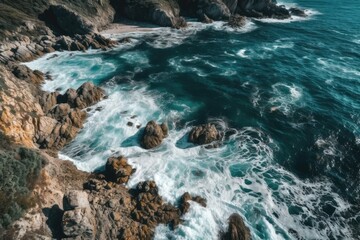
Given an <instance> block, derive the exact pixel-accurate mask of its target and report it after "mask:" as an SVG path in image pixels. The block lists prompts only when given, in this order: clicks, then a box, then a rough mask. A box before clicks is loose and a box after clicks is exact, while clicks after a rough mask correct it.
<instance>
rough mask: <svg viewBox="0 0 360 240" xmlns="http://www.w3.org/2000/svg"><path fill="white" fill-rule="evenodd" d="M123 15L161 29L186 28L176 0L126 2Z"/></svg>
mask: <svg viewBox="0 0 360 240" xmlns="http://www.w3.org/2000/svg"><path fill="white" fill-rule="evenodd" d="M124 13H125V15H126V16H127V17H128V18H130V19H133V20H137V21H147V22H151V23H154V24H157V25H159V26H163V27H175V28H180V27H185V26H186V21H185V19H184V18H182V17H180V15H179V13H180V7H179V5H178V3H177V1H176V0H167V1H164V0H141V1H139V0H126V1H125V9H124Z"/></svg>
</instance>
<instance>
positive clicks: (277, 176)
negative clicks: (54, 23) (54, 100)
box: [28, 43, 351, 239]
mask: <svg viewBox="0 0 360 240" xmlns="http://www.w3.org/2000/svg"><path fill="white" fill-rule="evenodd" d="M276 44H278V43H276ZM64 54H65V55H64V56H63V54H60V55H59V56H58V57H57V58H54V59H50V60H46V59H45V60H44V59H40V60H37V61H35V62H32V63H29V64H28V66H30V67H33V68H37V69H40V70H42V71H49V72H50V74H51V75H52V76H53V78H54V80H53V81H47V82H46V83H45V85H44V87H45V88H46V89H48V90H54V89H56V88H57V87H58V86H63V88H64V89H65V88H68V87H77V86H79V85H80V84H81V82H82V81H83V80H85V79H91V80H94V81H97V80H98V78H110V77H111V75H112V74H113V73H114V71H115V70H116V69H118V68H120V69H121V66H117V65H116V64H114V63H112V62H111V61H110V60H104V59H103V58H101V57H100V56H97V55H96V54H95V55H89V57H86V56H84V58H81V57H82V56H83V55H82V54H81V53H75V54H74V56H70V55H66V53H64ZM118 54H119V57H121V58H122V59H123V61H124V62H127V63H129V64H131V65H133V66H134V69H135V68H136V67H137V66H138V65H137V64H139V65H141V66H142V65H144V66H145V67H146V65H147V64H148V59H147V56H146V54H143V53H139V52H136V51H133V52H131V53H125V54H123V53H118ZM71 57H73V58H74V62H71V61H70V60H69V59H68V58H71ZM87 58H88V59H87ZM199 59H200V57H198V56H193V57H190V58H187V59H182V60H181V59H173V60H172V61H171V60H170V61H169V64H170V65H171V66H173V67H174V68H177V67H178V70H179V71H182V67H183V66H182V65H180V66H178V65H177V64H176V63H177V62H181V64H185V62H193V61H200V60H199ZM75 60H76V61H78V63H79V64H81V71H80V70H76V69H74V66H76V62H75ZM203 64H207V65H209V66H210V67H212V68H214V69H218V68H219V67H218V65H216V63H214V62H211V61H208V62H207V63H206V62H204V63H203ZM103 65H104V67H103V68H102V67H101V66H103ZM115 68H116V69H115ZM79 69H80V67H79ZM94 69H96V73H94ZM130 70H131V71H130V72H132V70H133V69H130ZM188 70H189V69H187V70H186V71H188ZM74 72H75V73H76V74H75V73H74ZM200 73H201V72H200ZM94 74H97V75H96V77H94V76H93V75H94ZM152 77H153V78H154V79H152V81H156V76H152ZM130 78H131V74H130ZM150 79H151V76H150ZM64 81H65V83H64ZM102 87H104V88H105V90H106V92H107V94H108V95H109V98H108V99H106V100H104V101H102V102H100V103H98V104H97V105H96V106H94V107H92V110H91V111H90V112H89V117H88V119H87V121H86V123H85V125H84V129H82V131H81V132H80V134H79V135H78V136H77V138H76V139H75V140H74V141H73V142H72V143H71V144H70V145H68V146H67V147H66V148H65V149H64V150H63V151H62V152H61V155H60V156H61V157H63V158H66V159H70V160H71V161H73V162H74V163H75V164H76V165H77V166H78V167H79V168H80V169H82V170H86V171H92V170H94V169H96V168H98V167H101V166H103V165H104V164H105V161H106V159H107V158H108V157H109V156H111V155H120V154H122V155H125V156H127V157H128V158H129V162H130V163H131V164H132V165H133V166H134V167H136V168H137V171H136V173H135V174H134V175H133V176H132V178H131V180H130V182H129V183H128V185H129V186H130V187H131V186H134V185H135V184H137V183H138V182H139V181H142V180H148V179H154V180H155V181H156V182H157V184H158V186H159V191H160V194H161V195H162V196H163V197H164V199H165V200H167V201H169V202H171V203H175V202H176V200H177V199H178V198H179V197H180V196H181V195H182V194H183V193H184V192H186V191H188V192H190V193H191V194H194V195H200V196H203V197H205V198H206V199H207V205H208V206H207V208H203V207H201V206H199V205H198V204H197V203H191V208H190V211H189V212H188V213H187V214H186V215H185V216H184V220H185V222H184V223H183V224H181V225H180V226H179V227H178V228H177V229H175V231H170V230H169V229H168V228H167V227H166V226H159V227H158V228H157V229H156V236H155V239H217V237H218V235H217V234H218V231H219V230H220V229H224V228H225V227H226V219H227V218H228V217H229V215H230V214H232V213H234V212H238V213H240V214H241V215H242V216H243V217H244V219H245V222H246V224H247V225H248V226H249V227H250V229H251V232H252V235H253V238H254V239H282V238H284V239H295V238H296V236H294V235H292V233H291V232H293V231H296V232H297V234H298V235H299V236H301V237H303V238H304V239H326V238H328V236H329V233H331V234H332V235H333V236H342V237H343V238H348V239H349V238H351V233H350V229H349V227H348V225H347V224H346V221H345V220H344V219H343V217H342V216H341V214H342V213H343V212H345V211H346V210H347V209H349V208H350V207H351V206H350V205H349V204H348V203H347V202H346V201H344V200H343V199H342V198H341V197H340V196H339V195H338V194H336V193H334V192H333V191H332V188H333V186H332V185H331V183H330V181H327V179H324V180H322V181H319V182H316V181H315V182H310V181H306V180H301V179H299V178H297V177H296V176H295V175H293V174H292V173H290V172H289V171H287V170H286V169H284V168H282V167H281V166H279V165H278V164H277V163H276V161H274V152H275V151H276V150H277V149H278V146H276V143H274V142H273V140H272V139H271V137H270V136H268V135H267V134H266V133H264V132H263V131H261V130H260V129H256V128H252V127H244V128H242V129H238V130H235V134H234V135H232V136H230V137H229V138H228V139H227V140H226V141H225V142H224V145H222V146H220V147H219V148H214V149H206V148H204V147H201V146H193V145H191V144H188V143H185V142H186V141H184V136H186V134H187V133H188V132H189V131H190V129H191V123H188V124H187V125H186V126H185V127H182V128H181V129H179V128H177V127H176V125H177V121H178V119H181V118H183V117H186V116H187V115H188V114H190V113H193V112H195V111H196V110H197V107H198V105H196V103H193V102H191V103H187V102H181V103H178V104H177V107H176V108H173V109H166V108H165V107H164V104H166V103H164V101H163V99H164V98H163V96H164V95H163V94H165V93H161V92H157V91H150V90H149V89H148V87H147V85H146V84H145V83H144V84H141V83H136V84H135V83H134V82H132V81H130V82H129V83H124V84H117V83H116V79H107V81H106V83H103V84H102ZM255 93H256V91H255ZM258 95H259V93H256V94H255V95H254V96H255V98H256V96H258ZM302 98H303V92H302V89H301V88H300V87H299V86H296V85H287V84H284V83H276V84H274V85H273V86H272V97H271V99H270V101H269V104H270V107H276V108H277V109H278V110H280V111H282V112H284V113H289V112H291V111H292V109H293V108H294V107H297V106H299V105H300V102H301V100H302ZM255 102H256V101H255ZM98 107H102V110H101V111H96V108H98ZM151 119H154V120H156V121H160V122H162V121H166V122H168V124H169V126H170V131H169V136H168V137H167V138H166V139H165V140H164V141H163V143H162V145H161V146H160V147H159V148H156V149H153V150H144V149H142V148H140V147H139V144H138V141H137V134H139V130H138V129H137V128H136V126H137V125H141V126H144V125H145V124H146V122H147V121H149V120H151ZM212 121H214V122H217V124H218V125H219V126H220V127H221V128H222V129H227V123H226V122H225V121H224V120H222V119H212ZM128 122H132V123H134V125H133V126H132V127H129V126H127V123H128ZM318 144H319V145H320V146H325V145H323V144H322V142H321V140H320V141H319V143H318ZM325 197H326V198H330V199H331V201H332V203H333V204H334V206H336V211H335V212H334V217H328V216H327V215H325V213H324V212H322V210H321V206H322V205H321V199H322V198H325ZM292 209H295V210H292ZM306 221H307V222H311V224H312V225H313V226H312V227H309V226H308V225H306V224H305V222H306ZM321 226H326V227H325V228H323V227H321Z"/></svg>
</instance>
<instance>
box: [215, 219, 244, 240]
mask: <svg viewBox="0 0 360 240" xmlns="http://www.w3.org/2000/svg"><path fill="white" fill-rule="evenodd" d="M228 221H229V226H228V229H227V231H226V232H225V233H224V234H222V236H221V240H250V239H251V234H250V229H249V228H248V227H247V226H246V225H245V223H244V220H243V219H242V217H241V216H240V215H239V214H237V213H233V214H231V216H230V217H229V219H228Z"/></svg>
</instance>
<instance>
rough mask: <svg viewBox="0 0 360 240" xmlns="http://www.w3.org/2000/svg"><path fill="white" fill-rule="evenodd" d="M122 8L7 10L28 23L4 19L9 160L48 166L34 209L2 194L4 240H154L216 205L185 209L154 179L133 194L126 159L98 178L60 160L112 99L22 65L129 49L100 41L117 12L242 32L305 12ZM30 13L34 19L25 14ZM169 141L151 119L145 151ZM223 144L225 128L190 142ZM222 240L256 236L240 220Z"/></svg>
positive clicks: (32, 174)
mask: <svg viewBox="0 0 360 240" xmlns="http://www.w3.org/2000/svg"><path fill="white" fill-rule="evenodd" d="M114 2H115V1H107V0H101V1H96V2H92V1H89V2H87V1H86V3H74V2H71V1H63V2H58V3H56V4H54V3H53V4H51V5H50V4H49V3H47V4H43V5H41V4H40V3H39V2H37V3H38V4H40V5H38V4H35V5H34V6H27V5H26V4H24V6H22V7H23V8H24V9H21V7H20V10H19V9H16V8H15V7H16V4H21V2H18V1H5V3H1V4H0V6H1V7H2V8H3V9H6V10H8V11H7V13H6V14H8V15H4V18H6V17H8V18H10V19H12V18H16V17H18V15H20V16H21V17H23V18H22V19H23V21H20V20H19V19H16V21H15V20H13V24H12V25H4V23H3V19H0V23H1V24H2V25H4V26H5V27H4V30H1V38H0V43H1V45H0V86H1V91H0V133H1V134H0V138H1V142H2V143H3V144H2V145H1V147H0V154H1V156H6V158H7V159H8V161H9V164H10V163H12V164H17V161H19V160H21V161H22V160H24V164H25V163H26V164H32V161H35V160H34V158H36V159H37V162H38V164H37V165H36V167H34V168H30V170H29V171H28V172H26V171H24V173H22V174H25V176H24V179H26V180H27V181H28V182H31V183H32V184H28V182H26V181H25V182H23V183H21V184H22V186H23V187H24V188H25V190H24V191H22V192H21V193H19V196H21V199H26V204H25V203H24V204H23V202H24V201H23V200H22V201H20V200H19V199H20V198H19V196H16V197H14V196H12V195H8V196H6V193H7V192H11V191H12V190H13V189H11V188H7V187H2V189H1V190H2V194H0V201H1V202H6V201H8V202H10V204H8V205H6V206H5V205H4V206H5V207H2V208H0V211H1V212H0V213H1V215H2V217H3V219H2V220H1V222H0V223H1V224H0V238H2V239H52V238H56V239H61V238H70V239H117V238H118V239H152V238H153V236H154V230H155V228H156V226H157V225H159V224H166V225H169V226H170V228H176V226H177V225H179V224H181V223H182V219H181V218H182V215H183V214H185V213H186V212H187V211H188V210H189V207H190V203H189V201H192V202H196V203H197V204H200V205H201V206H203V207H206V199H203V198H201V197H200V196H190V195H189V194H188V193H184V195H183V196H182V197H181V198H180V199H179V202H178V204H177V206H173V205H171V204H168V203H165V202H164V200H163V199H162V197H161V196H160V195H159V193H158V189H157V186H156V183H155V182H153V181H146V182H141V183H138V184H137V186H136V187H135V188H133V189H127V188H126V187H125V186H124V184H126V183H127V181H128V180H129V178H130V177H131V174H133V173H134V171H135V169H133V168H132V166H130V165H129V164H128V163H127V160H126V158H125V157H122V156H114V157H111V158H109V159H108V160H107V163H106V166H105V170H104V171H103V172H98V173H86V172H82V171H80V170H78V169H76V167H75V166H74V165H73V164H72V163H70V162H68V161H63V160H60V159H58V158H57V152H58V151H59V150H61V149H62V148H63V147H64V146H65V145H66V144H67V143H69V142H70V141H72V140H73V139H74V138H75V137H76V135H77V133H78V132H79V130H80V129H81V128H82V126H83V123H84V122H85V120H86V115H87V114H86V109H88V108H89V107H91V106H93V105H94V104H96V103H97V102H99V101H101V99H103V98H106V94H105V92H104V91H103V90H102V89H100V88H98V87H96V86H94V85H93V84H92V83H85V84H83V85H82V86H81V87H79V88H78V89H77V90H75V89H68V90H67V91H66V92H65V93H64V94H60V93H59V92H51V93H50V92H44V91H42V90H41V84H42V83H43V82H44V81H45V79H49V78H51V76H49V75H48V74H47V73H41V72H39V71H32V70H31V69H29V68H28V67H26V66H25V65H22V64H21V62H27V61H31V60H34V59H36V58H38V57H41V56H43V55H44V54H47V53H51V52H54V51H86V50H88V49H90V48H91V49H102V50H107V49H110V48H112V47H115V46H117V45H118V44H122V43H123V42H124V41H119V42H116V41H113V40H110V39H106V38H105V37H103V36H102V35H100V34H98V31H99V30H101V29H103V28H104V26H106V25H108V24H109V23H111V22H113V21H114V19H116V18H117V17H118V16H117V15H122V16H126V17H127V18H129V19H132V20H136V21H146V22H150V23H154V24H157V25H160V26H170V27H174V28H183V27H186V26H187V23H186V20H185V18H184V17H196V18H198V19H199V21H201V22H204V23H209V22H212V21H214V20H228V21H229V26H231V27H235V28H237V27H242V26H243V25H244V23H245V20H246V18H245V17H257V18H263V17H272V18H280V19H283V18H288V17H290V16H291V14H297V15H302V14H305V13H304V12H303V11H302V10H299V9H286V8H285V7H283V6H277V5H276V4H275V3H273V2H272V1H271V0H259V1H237V0H224V1H221V0H213V1H210V0H209V1H207V0H187V1H180V2H177V1H175V0H168V1H165V0H146V1H136V0H126V1H119V2H118V3H114ZM19 6H20V5H19ZM39 6H40V7H39ZM29 9H30V10H31V11H30V10H29ZM25 11H28V15H26V16H22V15H21V14H23V12H25ZM15 14H17V15H15ZM125 42H126V41H125ZM167 135H168V129H167V126H166V124H161V125H158V124H157V123H155V122H154V121H151V122H149V123H148V124H147V125H146V127H145V129H144V131H143V135H142V138H141V140H140V143H141V146H142V147H143V148H145V149H151V148H154V147H157V146H159V145H160V144H161V142H162V140H163V138H165V137H167ZM222 138H223V134H222V133H221V132H219V131H218V130H217V129H216V126H215V125H213V124H205V125H201V126H198V127H194V129H193V130H192V131H191V132H190V133H189V139H188V141H189V142H192V143H194V144H198V145H205V147H216V146H218V144H220V143H219V142H221V139H222ZM24 152H25V153H26V154H25V153H24ZM5 164H6V162H5ZM26 164H25V165H26ZM4 169H6V168H4ZM9 171H10V172H9V174H16V173H12V172H11V171H14V169H12V168H11V167H10V170H9ZM3 172H6V170H3ZM9 176H10V175H9ZM11 176H12V175H11ZM30 180H31V181H30ZM19 184H20V183H19ZM30 200H31V203H30V202H29V201H30ZM14 209H16V211H15V210H14ZM14 212H16V213H14ZM219 238H220V239H250V238H251V235H250V230H249V228H247V227H246V225H245V224H244V221H243V220H242V218H241V217H240V216H239V215H237V214H233V215H232V216H230V218H229V228H228V231H225V232H224V233H219Z"/></svg>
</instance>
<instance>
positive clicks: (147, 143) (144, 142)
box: [141, 121, 168, 149]
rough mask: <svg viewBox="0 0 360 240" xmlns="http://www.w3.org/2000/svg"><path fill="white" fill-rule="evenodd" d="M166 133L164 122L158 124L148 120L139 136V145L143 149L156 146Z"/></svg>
mask: <svg viewBox="0 0 360 240" xmlns="http://www.w3.org/2000/svg"><path fill="white" fill-rule="evenodd" d="M167 135H168V126H167V125H166V124H165V123H162V124H161V125H158V124H157V123H156V122H155V121H150V122H148V123H147V124H146V127H145V130H144V133H143V136H142V138H141V146H142V147H143V148H145V149H151V148H154V147H157V146H159V145H160V144H161V142H162V140H163V139H164V138H166V137H167Z"/></svg>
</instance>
